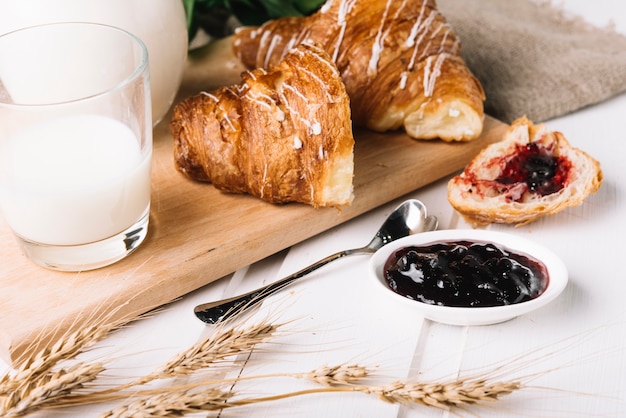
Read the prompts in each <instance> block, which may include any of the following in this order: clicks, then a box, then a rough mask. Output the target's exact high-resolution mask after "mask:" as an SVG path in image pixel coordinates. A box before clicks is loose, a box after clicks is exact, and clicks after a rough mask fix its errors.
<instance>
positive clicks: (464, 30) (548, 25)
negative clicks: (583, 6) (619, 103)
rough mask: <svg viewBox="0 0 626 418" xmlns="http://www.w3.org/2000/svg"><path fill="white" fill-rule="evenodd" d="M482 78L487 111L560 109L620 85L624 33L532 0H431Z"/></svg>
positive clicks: (625, 70)
mask: <svg viewBox="0 0 626 418" xmlns="http://www.w3.org/2000/svg"><path fill="white" fill-rule="evenodd" d="M437 4H438V7H439V10H440V11H441V12H442V13H443V15H444V16H445V17H446V19H447V20H448V22H449V23H450V24H451V25H452V27H453V28H454V30H455V32H456V33H457V34H458V35H459V37H460V39H461V51H462V54H463V57H464V59H465V61H466V63H467V65H468V66H469V68H470V69H471V70H472V71H473V73H474V74H475V75H476V77H478V79H479V80H480V81H481V83H482V85H483V88H484V89H485V94H486V96H487V100H486V102H485V111H486V113H487V114H489V115H491V116H493V117H495V118H498V119H500V120H502V121H504V122H508V123H510V122H511V121H512V120H514V119H516V118H517V117H520V116H523V115H526V116H528V118H530V119H531V120H533V121H535V122H541V121H545V120H547V119H550V118H553V117H556V116H560V115H564V114H566V113H569V112H572V111H574V110H577V109H580V108H582V107H585V106H587V105H591V104H594V103H598V102H600V101H603V100H605V99H608V98H610V97H612V96H615V95H616V94H618V93H621V92H623V91H626V37H624V36H622V35H620V34H618V33H616V32H615V31H613V30H611V29H610V28H597V27H592V26H591V25H589V24H587V23H585V22H584V21H583V20H582V19H580V18H574V17H572V16H566V15H564V14H563V13H562V12H561V11H560V10H559V9H558V8H556V7H553V6H551V5H550V4H548V3H547V2H541V3H539V2H537V1H534V0H437Z"/></svg>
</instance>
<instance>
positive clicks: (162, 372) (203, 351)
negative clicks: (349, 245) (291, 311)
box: [0, 321, 284, 411]
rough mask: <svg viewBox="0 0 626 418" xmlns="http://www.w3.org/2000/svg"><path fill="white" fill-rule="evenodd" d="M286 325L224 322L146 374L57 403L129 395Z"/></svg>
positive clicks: (185, 373) (198, 367)
mask: <svg viewBox="0 0 626 418" xmlns="http://www.w3.org/2000/svg"><path fill="white" fill-rule="evenodd" d="M283 325H284V324H272V323H269V322H267V321H261V322H259V323H256V324H253V325H250V326H246V327H239V328H234V327H227V326H221V327H219V328H218V329H217V330H216V332H214V333H212V334H211V335H209V336H208V337H207V338H205V339H204V340H202V341H200V342H199V343H196V344H194V345H193V346H191V347H190V348H188V349H187V350H185V351H182V352H180V353H178V354H176V355H175V356H174V357H172V358H171V359H170V360H169V361H167V362H166V363H165V364H164V365H162V366H161V367H159V368H158V369H156V370H154V371H153V372H151V373H149V374H147V375H145V376H142V377H140V378H138V379H135V380H133V381H130V382H128V383H124V384H122V385H118V386H116V387H113V388H109V389H106V390H102V391H97V392H90V393H84V394H80V395H74V396H68V397H66V398H64V399H58V400H57V401H56V403H55V405H54V406H55V407H56V408H60V407H67V406H75V405H81V404H94V403H98V402H105V401H111V400H118V399H121V398H127V397H128V394H126V393H125V392H124V391H125V390H127V389H130V388H134V387H138V386H142V385H145V384H147V383H149V382H152V381H154V380H163V379H170V378H175V377H180V376H188V375H191V374H193V373H195V372H197V371H200V370H206V369H208V368H210V367H211V366H213V365H216V364H218V363H219V362H220V361H222V360H225V359H226V358H229V357H234V356H237V355H239V354H243V353H248V352H250V350H252V349H253V348H254V347H256V345H257V344H259V343H261V342H263V341H266V340H268V339H269V338H271V337H272V336H274V335H275V334H276V332H277V331H278V330H279V329H280V328H281V327H282V326H283ZM208 383H210V384H214V383H216V382H205V383H204V384H205V385H206V384H208ZM231 383H232V381H231ZM191 386H194V385H191ZM175 389H176V390H178V389H180V388H179V387H177V388H175ZM133 393H134V396H140V395H141V394H142V393H153V391H145V392H140V391H137V390H135V391H134V392H133ZM0 411H1V410H0Z"/></svg>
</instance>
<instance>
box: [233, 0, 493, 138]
mask: <svg viewBox="0 0 626 418" xmlns="http://www.w3.org/2000/svg"><path fill="white" fill-rule="evenodd" d="M303 42H306V43H315V44H316V45H319V46H320V47H321V48H323V49H324V50H326V52H328V53H329V55H330V56H331V57H332V59H333V61H334V62H335V63H336V65H337V67H338V68H339V71H340V73H341V76H342V79H343V81H344V83H345V85H346V90H347V92H348V95H349V96H350V101H351V107H352V119H353V121H354V123H355V125H358V126H364V127H366V128H369V129H371V130H374V131H379V132H383V131H387V130H395V129H400V128H402V127H404V129H405V130H406V132H407V133H408V135H409V136H411V137H414V138H419V139H433V138H441V139H443V140H446V141H453V140H456V141H467V140H472V139H475V138H477V137H478V136H479V135H480V133H481V131H482V127H483V119H484V111H483V101H484V99H485V94H484V91H483V89H482V86H481V84H480V82H479V81H478V80H477V79H476V78H475V77H474V76H473V75H472V73H471V72H470V70H469V69H468V68H467V66H466V64H465V62H464V61H463V59H462V58H461V56H460V42H459V39H458V37H457V36H456V35H455V33H454V31H453V29H452V28H451V27H450V25H449V24H448V23H447V22H446V20H445V18H444V17H443V16H442V14H441V13H440V12H439V11H438V10H437V7H436V3H435V1H434V0H414V1H391V0H328V1H327V2H326V3H325V4H324V5H323V6H322V7H321V8H320V9H319V10H318V11H317V12H315V13H314V14H312V15H310V16H307V17H285V18H280V19H276V20H271V21H268V22H266V23H265V24H263V25H262V26H259V27H242V28H239V29H238V30H237V31H236V33H235V35H234V38H233V51H234V54H235V55H236V56H237V57H238V58H239V60H240V61H241V62H242V63H243V65H245V66H246V67H248V68H257V67H263V68H267V66H269V65H271V64H274V63H276V62H278V61H280V60H281V59H282V57H283V56H284V55H285V54H286V53H287V52H288V51H289V50H290V49H291V48H293V47H294V46H295V45H298V44H300V43H303Z"/></svg>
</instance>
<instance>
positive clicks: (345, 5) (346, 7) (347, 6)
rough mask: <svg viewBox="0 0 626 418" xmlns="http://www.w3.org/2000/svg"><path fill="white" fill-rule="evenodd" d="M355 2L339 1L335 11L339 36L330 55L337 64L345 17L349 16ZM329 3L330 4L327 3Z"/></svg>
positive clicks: (345, 23) (344, 30)
mask: <svg viewBox="0 0 626 418" xmlns="http://www.w3.org/2000/svg"><path fill="white" fill-rule="evenodd" d="M356 2H357V0H340V2H339V8H338V10H337V26H339V36H338V37H337V43H336V44H335V49H334V51H333V53H332V54H330V55H331V56H332V59H333V61H334V62H337V56H338V55H339V49H340V48H341V44H342V43H343V38H344V35H345V33H346V25H347V21H346V16H348V14H350V11H351V10H352V8H353V7H354V5H355V4H356ZM329 3H331V2H329Z"/></svg>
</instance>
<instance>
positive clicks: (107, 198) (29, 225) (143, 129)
mask: <svg viewBox="0 0 626 418" xmlns="http://www.w3.org/2000/svg"><path fill="white" fill-rule="evenodd" d="M151 157H152V115H151V98H150V80H149V70H148V53H147V50H146V47H145V45H144V44H143V43H142V41H141V40H139V39H138V38H137V37H135V36H134V35H132V34H130V33H129V32H126V31H124V30H122V29H119V28H115V27H112V26H107V25H101V24H96V23H78V22H75V23H69V22H68V23H55V24H47V25H41V26H34V27H30V28H26V29H21V30H17V31H14V32H10V33H7V34H4V35H2V36H0V209H1V212H2V214H3V216H4V218H5V220H6V222H7V223H8V225H9V226H10V227H11V229H12V230H13V232H14V233H15V236H16V237H17V240H18V242H19V243H20V246H21V249H22V251H23V254H24V255H25V256H26V257H28V258H29V259H31V260H32V261H33V262H35V263H37V264H39V265H41V266H44V267H47V268H51V269H55V270H63V271H81V270H90V269H96V268H100V267H104V266H106V265H109V264H111V263H114V262H116V261H118V260H120V259H122V258H124V257H126V256H127V255H128V254H130V253H131V252H133V251H134V250H135V249H136V248H137V247H138V246H139V245H140V244H141V243H142V242H143V241H144V238H145V237H146V234H147V230H148V221H149V212H150V186H151V184H150V183H151V182H150V164H151ZM16 256H19V254H16Z"/></svg>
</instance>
